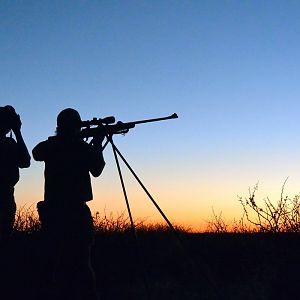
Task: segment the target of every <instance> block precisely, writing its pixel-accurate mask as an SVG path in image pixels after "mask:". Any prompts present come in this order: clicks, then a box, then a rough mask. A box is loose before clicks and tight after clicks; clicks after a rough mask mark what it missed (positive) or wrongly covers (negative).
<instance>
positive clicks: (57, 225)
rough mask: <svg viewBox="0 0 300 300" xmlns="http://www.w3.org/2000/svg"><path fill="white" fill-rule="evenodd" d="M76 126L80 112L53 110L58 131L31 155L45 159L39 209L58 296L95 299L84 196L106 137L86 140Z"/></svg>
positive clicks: (101, 165) (100, 165) (96, 171)
mask: <svg viewBox="0 0 300 300" xmlns="http://www.w3.org/2000/svg"><path fill="white" fill-rule="evenodd" d="M80 130H81V118H80V115H79V113H78V112H77V111H76V110H74V109H72V108H67V109H64V110H63V111H61V112H60V113H59V114H58V116H57V128H56V136H53V137H49V138H48V140H46V141H43V142H41V143H39V144H38V145H37V146H36V147H35V148H34V149H33V151H32V154H33V157H34V159H35V160H37V161H44V162H45V194H44V201H41V202H39V203H38V212H39V216H40V220H41V223H42V231H43V232H44V234H45V236H46V237H47V240H48V242H49V245H50V251H52V253H53V255H54V263H55V267H54V280H55V285H56V289H57V290H58V293H59V295H57V297H56V299H72V300H74V299H84V300H89V299H97V297H96V292H95V278H94V273H93V270H92V267H91V262H90V250H91V245H92V243H93V219H92V216H91V213H90V209H89V207H88V206H87V205H86V202H87V201H90V200H92V199H93V194H92V187H91V179H90V173H91V174H92V175H93V176H95V177H98V176H99V175H100V174H101V173H102V170H103V168H104V165H105V162H104V159H103V155H102V141H103V138H104V137H103V136H102V135H100V136H98V137H97V138H94V139H93V140H92V142H91V143H90V144H88V143H86V142H85V141H83V140H82V138H81V137H80V135H79V134H80ZM60 297H61V298H60Z"/></svg>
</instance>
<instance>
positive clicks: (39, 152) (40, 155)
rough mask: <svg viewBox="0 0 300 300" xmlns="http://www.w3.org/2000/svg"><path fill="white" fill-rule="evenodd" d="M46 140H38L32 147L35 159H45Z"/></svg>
mask: <svg viewBox="0 0 300 300" xmlns="http://www.w3.org/2000/svg"><path fill="white" fill-rule="evenodd" d="M46 148H47V147H46V141H43V142H40V143H39V144H37V145H36V146H35V147H34V148H33V149H32V156H33V159H34V160H36V161H45V155H46Z"/></svg>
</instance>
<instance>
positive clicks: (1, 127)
mask: <svg viewBox="0 0 300 300" xmlns="http://www.w3.org/2000/svg"><path fill="white" fill-rule="evenodd" d="M17 117H18V115H17V113H16V111H15V109H14V108H13V107H12V106H11V105H6V106H3V107H0V135H1V136H3V135H6V134H7V133H8V132H9V131H10V130H11V129H12V128H13V126H14V124H15V122H16V118H17Z"/></svg>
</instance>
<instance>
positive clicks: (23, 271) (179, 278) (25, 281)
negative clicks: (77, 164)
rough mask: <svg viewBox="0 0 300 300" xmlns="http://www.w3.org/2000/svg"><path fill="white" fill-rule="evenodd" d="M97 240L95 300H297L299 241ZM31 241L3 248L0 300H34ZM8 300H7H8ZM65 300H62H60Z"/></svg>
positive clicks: (37, 267) (38, 264) (38, 276)
mask: <svg viewBox="0 0 300 300" xmlns="http://www.w3.org/2000/svg"><path fill="white" fill-rule="evenodd" d="M182 238H183V241H184V250H183V249H181V247H179V246H178V243H177V241H176V239H175V238H174V236H173V235H172V234H171V233H166V232H158V233H157V232H147V233H142V234H140V235H139V239H138V246H136V244H135V242H134V241H132V239H131V237H130V236H129V235H128V234H124V233H122V234H121V233H118V234H112V233H111V234H110V233H108V234H97V236H96V241H95V245H94V248H93V266H94V269H95V272H96V276H97V287H98V291H99V293H100V295H101V300H115V299H132V300H135V299H139V300H140V299H151V300H152V299H154V300H161V299H164V300H165V299H166V300H169V299H170V300H193V299H203V300H205V299H211V300H218V299H229V300H235V299H237V300H239V299H242V300H248V299H249V300H250V299H251V300H252V299H253V300H254V299H255V300H260V299H261V300H263V299H265V300H267V299H268V300H269V299H270V300H273V299H282V300H287V299H300V295H299V296H298V291H299V286H300V277H299V276H300V270H299V265H300V263H299V253H300V251H299V250H300V236H299V235H298V234H293V235H289V234H282V235H271V234H184V235H183V236H182ZM40 244H41V243H40V238H39V236H38V235H37V234H33V235H27V234H24V233H23V234H15V235H14V236H13V237H12V239H11V241H10V242H9V243H8V244H6V246H3V245H2V246H1V247H2V248H1V250H0V251H1V258H0V263H1V265H0V267H1V269H0V276H1V287H0V291H1V292H0V299H1V300H2V299H9V300H14V299H22V300H26V299H30V300H35V299H39V298H40V296H39V292H40V290H41V286H42V285H43V282H44V279H45V276H46V275H45V268H44V265H45V261H44V253H43V251H42V248H41V245H40ZM8 293H9V295H8ZM66 300H68V299H66Z"/></svg>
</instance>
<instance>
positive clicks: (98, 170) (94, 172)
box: [91, 163, 105, 177]
mask: <svg viewBox="0 0 300 300" xmlns="http://www.w3.org/2000/svg"><path fill="white" fill-rule="evenodd" d="M104 166H105V163H103V164H102V165H101V166H99V167H98V168H95V169H93V170H91V174H92V175H93V176H94V177H99V176H100V175H101V174H102V171H103V169H104Z"/></svg>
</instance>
